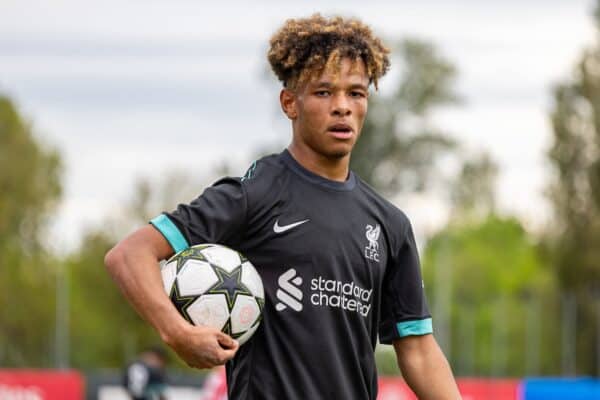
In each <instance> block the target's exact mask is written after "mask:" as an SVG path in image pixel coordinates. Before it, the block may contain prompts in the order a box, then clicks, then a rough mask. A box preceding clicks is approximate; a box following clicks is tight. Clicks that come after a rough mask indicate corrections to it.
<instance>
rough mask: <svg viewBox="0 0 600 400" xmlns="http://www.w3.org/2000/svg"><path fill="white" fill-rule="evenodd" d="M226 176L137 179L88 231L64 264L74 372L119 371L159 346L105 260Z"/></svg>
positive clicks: (177, 174)
mask: <svg viewBox="0 0 600 400" xmlns="http://www.w3.org/2000/svg"><path fill="white" fill-rule="evenodd" d="M226 172H227V171H225V170H224V167H223V166H218V170H216V171H213V172H211V173H210V174H209V176H204V177H194V178H192V177H190V176H189V175H187V174H184V173H180V172H171V173H167V174H164V175H163V176H161V177H160V178H152V179H148V178H141V179H138V180H137V181H136V183H135V184H134V185H133V193H131V197H130V198H129V199H128V200H126V201H125V202H124V203H123V206H122V207H121V208H120V209H118V210H113V214H111V215H110V216H108V217H107V218H106V219H105V221H104V222H103V224H102V225H101V226H99V227H97V228H94V229H90V230H88V232H87V233H86V234H85V237H84V239H83V241H82V243H81V246H80V247H79V249H78V250H77V251H75V252H73V254H71V255H70V256H69V257H68V259H67V260H66V263H67V266H68V268H67V269H68V270H69V271H70V277H69V281H70V283H71V285H70V289H69V291H70V292H71V306H70V309H71V318H70V329H69V330H70V336H71V341H70V343H71V348H72V349H73V350H72V351H71V354H72V357H71V361H72V365H73V366H74V367H78V368H98V367H112V368H117V367H121V366H122V365H123V363H125V362H126V361H130V360H131V359H132V358H133V357H134V356H135V355H136V354H137V353H138V352H139V351H141V350H142V349H143V348H144V347H147V346H149V345H152V344H156V343H161V342H160V338H159V337H158V335H157V334H156V333H155V332H154V330H153V329H152V328H151V327H150V326H149V325H148V324H147V323H146V322H145V321H143V320H142V319H141V318H140V317H139V316H138V315H137V314H136V312H135V311H134V310H133V308H132V307H131V306H130V305H129V304H128V303H127V301H126V300H125V298H124V297H123V296H122V295H121V293H120V292H119V290H118V288H117V286H116V285H115V284H114V283H113V282H112V281H111V279H110V276H109V275H108V274H107V273H106V270H105V268H104V262H103V260H104V255H105V254H106V252H107V251H108V250H109V249H110V248H111V247H112V246H114V244H115V243H116V242H117V241H118V240H120V239H122V238H123V237H124V236H125V235H126V234H127V233H128V232H132V231H133V230H134V229H137V228H139V227H140V226H142V225H144V224H147V223H148V221H149V220H150V219H151V218H153V217H155V216H156V215H158V214H159V213H160V212H161V211H170V210H173V209H174V208H175V207H176V206H177V204H178V203H179V202H188V201H191V200H192V199H193V198H195V197H196V196H198V195H199V194H200V193H199V192H200V191H201V188H204V187H205V186H207V185H208V184H209V183H210V180H211V179H213V176H214V175H216V174H217V173H218V174H219V175H221V174H225V173H226ZM173 359H174V360H176V359H177V358H176V357H174V358H173ZM182 365H183V364H182Z"/></svg>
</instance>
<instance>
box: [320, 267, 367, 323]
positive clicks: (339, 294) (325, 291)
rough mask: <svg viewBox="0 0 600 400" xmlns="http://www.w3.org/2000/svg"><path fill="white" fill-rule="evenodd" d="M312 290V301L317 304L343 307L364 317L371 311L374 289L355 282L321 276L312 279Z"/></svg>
mask: <svg viewBox="0 0 600 400" xmlns="http://www.w3.org/2000/svg"><path fill="white" fill-rule="evenodd" d="M310 290H311V291H312V293H311V295H310V302H311V303H312V304H313V305H315V306H321V307H333V308H341V309H342V310H346V311H352V312H356V313H359V314H360V315H362V316H363V317H366V316H367V315H369V311H371V294H372V293H373V289H370V290H367V289H363V288H361V287H360V286H358V285H356V284H355V283H354V282H342V281H338V280H335V279H323V277H321V276H320V277H318V278H313V279H312V280H311V281H310Z"/></svg>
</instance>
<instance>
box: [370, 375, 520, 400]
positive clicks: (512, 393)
mask: <svg viewBox="0 0 600 400" xmlns="http://www.w3.org/2000/svg"><path fill="white" fill-rule="evenodd" d="M519 383H520V381H518V380H516V379H471V378H459V379H457V384H458V389H459V390H460V394H461V395H462V398H463V400H517V399H518V393H519ZM377 400H417V397H416V396H415V395H414V393H413V392H412V391H411V390H410V389H409V388H408V385H407V384H406V382H404V381H403V380H402V378H391V377H389V378H387V377H384V378H380V379H379V395H378V396H377Z"/></svg>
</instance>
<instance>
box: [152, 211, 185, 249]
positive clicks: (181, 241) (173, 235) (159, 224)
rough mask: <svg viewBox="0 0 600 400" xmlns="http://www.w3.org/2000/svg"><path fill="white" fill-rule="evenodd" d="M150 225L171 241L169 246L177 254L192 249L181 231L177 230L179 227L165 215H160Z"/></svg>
mask: <svg viewBox="0 0 600 400" xmlns="http://www.w3.org/2000/svg"><path fill="white" fill-rule="evenodd" d="M150 223H151V224H152V225H154V227H155V228H156V229H158V231H159V232H160V233H162V234H163V236H164V237H165V239H167V240H168V241H169V244H170V245H171V247H172V248H173V251H175V253H179V252H180V251H181V250H185V249H187V248H188V247H190V245H189V244H188V242H187V240H185V237H183V235H182V234H181V232H180V231H179V229H177V226H175V224H174V223H173V221H171V220H170V219H169V217H167V216H166V215H165V214H160V215H159V216H158V217H156V218H154V219H153V220H152V221H150Z"/></svg>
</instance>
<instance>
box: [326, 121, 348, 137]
mask: <svg viewBox="0 0 600 400" xmlns="http://www.w3.org/2000/svg"><path fill="white" fill-rule="evenodd" d="M327 132H329V134H330V135H332V136H333V137H335V138H336V139H349V138H351V137H352V132H353V130H352V127H351V126H350V125H348V124H343V123H338V124H333V125H330V126H329V127H328V128H327Z"/></svg>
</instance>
